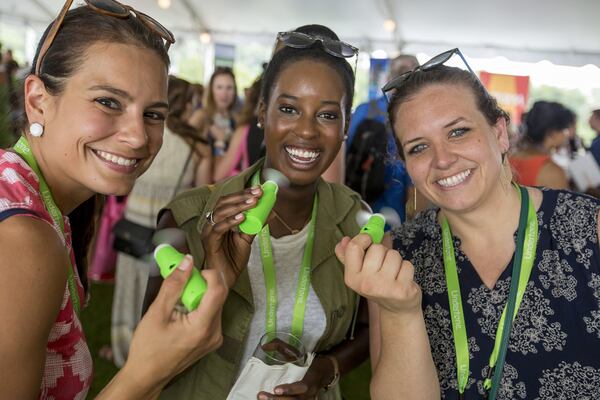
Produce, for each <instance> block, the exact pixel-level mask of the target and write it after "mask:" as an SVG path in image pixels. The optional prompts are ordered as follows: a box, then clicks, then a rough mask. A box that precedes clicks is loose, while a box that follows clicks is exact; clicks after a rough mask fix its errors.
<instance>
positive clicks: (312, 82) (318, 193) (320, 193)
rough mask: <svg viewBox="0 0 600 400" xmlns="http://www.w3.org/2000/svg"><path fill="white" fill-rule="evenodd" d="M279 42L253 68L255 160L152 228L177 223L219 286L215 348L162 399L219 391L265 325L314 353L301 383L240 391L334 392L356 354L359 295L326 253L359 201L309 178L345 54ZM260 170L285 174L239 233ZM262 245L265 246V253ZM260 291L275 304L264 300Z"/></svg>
mask: <svg viewBox="0 0 600 400" xmlns="http://www.w3.org/2000/svg"><path fill="white" fill-rule="evenodd" d="M290 37H293V35H291V34H289V33H284V34H280V35H279V38H280V40H281V41H282V42H283V44H284V46H283V48H282V49H281V50H279V51H277V52H276V53H275V54H274V56H273V58H272V60H271V61H270V62H269V65H268V67H267V69H266V70H265V72H264V75H263V83H262V95H261V96H262V97H261V103H260V106H259V123H260V124H261V126H263V127H264V132H265V143H266V157H265V158H264V159H262V160H260V161H259V162H258V163H256V164H255V165H253V166H251V167H250V168H249V169H247V170H245V171H243V172H242V173H241V174H239V175H238V176H236V177H233V178H230V179H228V180H226V181H224V182H222V183H219V184H217V185H215V186H214V187H203V188H198V189H195V190H192V191H190V192H188V193H184V194H182V195H180V196H178V198H176V199H175V200H174V201H172V202H171V204H169V206H168V207H167V210H168V211H167V212H166V213H165V214H164V215H163V218H162V223H161V224H159V225H160V226H170V225H177V226H179V227H180V228H181V229H183V230H184V231H185V233H186V237H187V244H188V245H189V246H190V248H191V252H192V254H194V255H195V257H196V259H203V260H204V265H205V267H206V268H209V269H217V270H221V271H223V272H224V273H225V275H226V279H227V281H228V285H229V287H230V288H231V291H230V295H229V297H228V299H227V302H226V304H225V307H224V309H223V324H224V325H223V329H224V345H223V347H222V348H220V349H219V350H217V351H215V352H214V353H212V354H210V355H209V356H207V357H206V358H204V359H203V360H201V361H200V362H199V363H197V364H196V365H195V366H194V367H192V368H191V369H190V370H188V371H187V372H186V373H184V374H182V375H181V376H180V377H178V378H177V379H176V380H174V381H173V382H172V384H171V385H170V386H169V387H168V389H167V390H166V391H165V392H164V395H165V398H191V397H196V398H207V399H208V398H210V399H224V398H226V397H227V395H228V393H229V392H230V390H231V389H232V387H233V385H234V383H235V381H236V379H237V378H238V376H239V374H240V372H241V371H242V370H243V369H244V366H245V365H246V363H247V362H248V360H249V359H250V357H251V356H252V354H253V351H254V349H255V348H256V346H257V344H258V343H259V339H260V338H261V336H262V335H263V334H264V333H265V332H274V331H275V327H274V326H273V325H275V324H276V327H277V328H276V330H277V331H284V332H288V333H289V332H291V333H292V334H294V336H296V337H299V338H300V339H301V341H302V342H303V343H304V345H305V347H306V350H307V352H316V353H317V357H316V358H315V359H314V360H313V362H312V364H311V366H310V368H309V369H308V371H307V373H306V375H305V376H304V378H303V379H302V380H301V381H299V382H295V383H291V384H284V385H279V386H277V387H275V389H274V392H275V393H264V392H261V393H256V394H254V393H245V394H246V395H251V396H257V395H258V397H259V398H260V399H314V398H315V397H316V396H317V395H318V396H319V398H320V399H340V398H341V395H340V392H339V387H338V385H337V384H336V383H337V380H338V378H339V375H340V374H344V373H346V372H348V371H350V370H351V369H353V368H354V367H356V366H357V365H359V364H360V363H361V362H362V361H364V360H365V358H366V356H367V352H368V329H367V327H366V325H365V323H366V318H365V317H361V318H360V319H361V320H360V321H358V322H357V321H356V320H355V319H356V318H357V312H358V306H359V297H358V296H357V295H356V293H354V292H353V291H351V290H350V289H348V288H347V287H346V286H345V285H344V277H343V267H342V265H341V264H340V263H339V262H338V261H337V260H336V258H335V255H334V254H333V249H334V246H335V243H336V242H337V240H338V239H339V237H342V236H343V235H348V234H351V235H353V234H356V232H358V229H359V227H358V225H357V223H356V214H357V212H358V211H359V210H361V207H362V206H361V201H360V198H359V196H358V195H357V194H355V193H353V192H352V191H350V190H349V189H347V188H346V187H344V186H342V185H339V184H330V183H327V182H325V181H323V180H322V179H321V175H322V173H323V172H324V171H325V170H326V169H327V168H328V167H329V166H330V164H331V163H332V162H333V160H334V159H335V157H336V155H337V154H338V151H339V148H340V146H341V144H342V141H343V137H344V134H345V132H346V130H347V128H348V120H349V118H350V108H351V105H352V97H353V92H354V73H353V71H352V67H351V66H350V64H349V63H348V62H347V61H346V60H345V57H348V56H351V55H355V52H356V49H354V48H353V47H351V46H350V45H347V44H345V43H343V42H341V41H339V39H338V37H337V36H325V37H321V36H318V37H317V36H315V37H313V36H309V35H302V36H301V37H297V38H295V39H297V40H298V41H300V40H303V41H302V42H298V41H296V42H294V43H292V44H294V47H290V46H289V45H288V44H290V42H288V41H287V40H289V38H290ZM266 168H269V169H275V170H277V171H279V172H280V173H282V174H283V175H285V177H286V178H287V180H289V185H280V187H279V191H278V193H277V200H276V202H275V205H274V208H273V211H272V212H271V216H272V218H270V219H269V220H268V223H267V225H266V226H265V227H264V228H263V230H262V231H261V232H260V233H259V235H258V236H257V237H255V236H251V235H247V234H243V233H241V232H240V231H238V226H239V225H240V223H241V222H242V221H243V220H244V214H243V212H244V211H246V210H249V209H251V208H253V207H255V206H256V203H257V200H258V199H259V198H260V197H261V196H262V192H261V189H260V186H259V185H258V183H260V182H263V181H264V180H265V176H261V171H263V170H264V169H266ZM269 246H270V248H271V249H272V252H269V251H268V250H265V249H266V248H268V247H269ZM311 249H312V250H311ZM269 254H272V255H273V256H272V261H271V262H270V261H269V259H270V257H269ZM272 273H274V275H275V276H274V278H273V281H272V280H271V279H270V278H269V277H271V276H272V275H271V274H272ZM265 275H268V277H266V276H265ZM267 286H268V288H267ZM297 288H300V289H302V290H299V291H297ZM150 289H151V288H150ZM267 290H268V292H269V293H276V300H273V297H271V296H269V298H267ZM151 293H152V290H149V294H148V296H149V297H150V298H151V297H152V294H151ZM297 293H300V295H297ZM302 294H305V295H306V296H305V297H304V296H302ZM268 310H269V311H268ZM365 311H366V310H365ZM267 315H274V316H275V317H274V320H271V319H268V318H267ZM326 389H329V390H327V391H325V390H326Z"/></svg>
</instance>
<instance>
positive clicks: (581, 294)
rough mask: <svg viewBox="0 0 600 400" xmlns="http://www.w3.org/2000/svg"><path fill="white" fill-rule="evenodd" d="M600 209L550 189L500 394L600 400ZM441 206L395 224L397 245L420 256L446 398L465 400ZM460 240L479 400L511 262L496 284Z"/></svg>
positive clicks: (471, 394) (471, 395) (418, 271)
mask: <svg viewBox="0 0 600 400" xmlns="http://www.w3.org/2000/svg"><path fill="white" fill-rule="evenodd" d="M599 210H600V201H599V200H597V199H594V198H591V197H588V196H585V195H581V194H576V193H572V192H569V191H557V190H547V189H544V190H543V201H542V204H541V206H540V209H539V210H538V212H537V217H538V223H539V240H538V245H537V251H536V259H535V262H534V269H533V271H532V273H531V279H530V281H529V284H528V286H527V290H526V292H525V296H524V298H523V302H522V303H521V307H520V309H519V312H518V314H517V317H516V319H515V321H514V326H513V329H512V331H511V336H510V341H509V346H508V351H507V354H506V362H505V365H504V372H503V378H502V387H501V388H500V389H499V391H498V396H497V399H499V400H503V399H540V400H541V399H544V400H550V399H552V400H556V399H600V248H599V243H598V233H597V229H598V211H599ZM437 211H438V210H427V211H424V212H422V213H420V214H419V215H418V216H417V217H416V219H414V220H412V221H410V222H408V223H406V224H405V225H403V226H401V227H400V228H397V229H396V230H394V231H393V237H394V247H395V248H396V249H398V250H399V251H400V252H401V253H402V255H403V256H404V257H405V258H406V259H408V260H410V261H412V262H413V264H414V266H415V280H416V281H417V283H418V284H419V285H420V286H421V289H422V291H423V312H424V316H425V323H426V326H427V333H428V334H429V341H430V345H431V351H432V354H433V360H434V362H435V365H436V368H437V372H438V376H439V379H440V387H441V390H442V398H444V399H458V390H457V379H456V358H455V350H454V341H453V337H452V324H451V322H450V311H449V306H448V295H447V291H446V278H445V275H444V265H443V259H442V239H441V229H440V226H439V224H438V223H437V222H436V216H437ZM515 236H516V235H515ZM454 241H455V243H454V248H455V249H456V250H455V252H456V263H457V269H458V275H459V280H460V289H461V295H462V299H463V300H462V302H463V309H464V313H465V322H466V326H467V337H468V345H469V354H470V375H469V380H468V384H467V388H466V390H465V399H480V398H482V397H483V396H484V394H485V391H484V389H483V381H484V379H485V377H486V375H487V372H488V361H489V356H490V354H491V352H492V348H493V345H494V339H495V336H496V327H497V326H498V322H499V320H500V315H501V313H502V309H503V308H504V305H505V304H506V301H507V298H508V291H509V287H510V280H511V273H512V260H511V262H510V264H509V267H508V268H506V270H505V271H504V272H503V273H502V275H501V276H500V279H499V280H498V282H497V283H496V286H495V287H494V288H493V289H491V290H490V289H489V288H487V287H486V286H485V285H484V284H483V282H482V281H481V280H480V278H479V275H478V274H477V272H476V271H475V269H474V268H473V266H472V265H471V263H470V261H469V259H468V258H467V256H466V255H465V254H464V253H463V252H462V251H461V250H460V240H459V239H458V238H456V237H454ZM513 257H514V255H513Z"/></svg>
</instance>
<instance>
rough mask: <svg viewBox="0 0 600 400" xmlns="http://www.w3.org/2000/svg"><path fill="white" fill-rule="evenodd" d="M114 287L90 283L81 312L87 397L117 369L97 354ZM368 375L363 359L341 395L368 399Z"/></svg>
mask: <svg viewBox="0 0 600 400" xmlns="http://www.w3.org/2000/svg"><path fill="white" fill-rule="evenodd" d="M113 290H114V285H113V284H107V283H100V284H99V283H91V284H90V291H91V300H90V303H89V304H88V306H87V307H86V308H85V309H84V310H83V313H82V321H83V328H84V330H85V334H86V337H87V341H88V345H89V346H90V351H91V353H92V358H93V359H94V381H93V383H92V387H91V389H90V392H89V395H88V398H90V399H93V398H94V397H95V396H96V395H97V394H98V393H99V392H100V391H101V390H102V388H103V387H104V386H106V384H107V383H108V382H109V381H110V380H111V378H112V377H113V376H114V375H115V374H116V373H117V371H118V368H117V367H115V365H114V364H113V363H112V362H109V361H106V360H103V359H101V358H100V357H98V350H99V349H100V348H101V347H102V346H103V345H108V344H110V313H111V307H112V299H113ZM370 377H371V370H370V365H369V363H368V362H366V363H364V364H363V365H361V366H360V367H359V368H357V369H356V370H354V371H352V372H350V373H349V374H348V375H346V376H345V377H344V378H342V381H341V386H342V393H343V394H344V399H345V400H367V399H370V397H369V379H370ZM186 400H187V399H186ZM202 400H204V399H202ZM211 400H212V399H211ZM215 400H216V399H215Z"/></svg>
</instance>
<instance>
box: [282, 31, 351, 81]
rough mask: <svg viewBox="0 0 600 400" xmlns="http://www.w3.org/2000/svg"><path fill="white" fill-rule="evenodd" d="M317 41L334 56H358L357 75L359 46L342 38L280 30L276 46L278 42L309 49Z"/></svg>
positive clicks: (296, 47) (295, 47)
mask: <svg viewBox="0 0 600 400" xmlns="http://www.w3.org/2000/svg"><path fill="white" fill-rule="evenodd" d="M317 42H319V43H320V44H321V47H322V48H323V50H325V52H326V53H328V54H330V55H332V56H334V57H339V58H351V57H356V58H355V61H354V74H355V75H356V66H357V64H358V48H356V47H354V46H352V45H351V44H349V43H346V42H342V41H341V40H335V39H329V38H324V37H321V36H313V35H308V34H306V33H302V32H295V31H290V32H279V33H278V34H277V40H276V41H275V48H277V44H278V43H281V44H283V45H284V46H287V47H292V48H294V49H307V48H309V47H312V46H313V45H314V44H315V43H317Z"/></svg>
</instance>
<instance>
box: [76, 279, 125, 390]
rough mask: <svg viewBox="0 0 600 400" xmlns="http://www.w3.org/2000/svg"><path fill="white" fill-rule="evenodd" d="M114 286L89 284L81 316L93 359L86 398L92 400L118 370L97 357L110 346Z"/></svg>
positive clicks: (108, 362) (110, 363)
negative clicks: (88, 301) (86, 301)
mask: <svg viewBox="0 0 600 400" xmlns="http://www.w3.org/2000/svg"><path fill="white" fill-rule="evenodd" d="M113 290H114V285H113V284H108V283H91V284H90V292H91V298H90V303H89V304H88V306H87V307H86V308H85V309H84V310H83V313H82V315H81V318H82V323H83V329H84V331H85V335H86V338H87V342H88V345H89V347H90V352H91V353H92V358H93V359H94V381H93V383H92V387H91V389H90V392H89V395H88V398H90V399H93V398H94V397H96V395H97V394H98V393H99V392H100V391H101V390H102V388H103V387H104V386H106V384H107V383H108V382H109V381H110V380H111V379H112V377H113V376H114V375H115V374H116V373H117V371H118V370H119V369H118V368H117V367H116V366H115V365H114V364H113V363H112V362H110V361H106V360H104V359H101V358H100V357H98V350H100V348H101V347H102V346H103V345H110V313H111V307H112V299H113Z"/></svg>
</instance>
